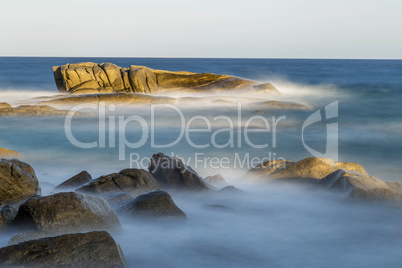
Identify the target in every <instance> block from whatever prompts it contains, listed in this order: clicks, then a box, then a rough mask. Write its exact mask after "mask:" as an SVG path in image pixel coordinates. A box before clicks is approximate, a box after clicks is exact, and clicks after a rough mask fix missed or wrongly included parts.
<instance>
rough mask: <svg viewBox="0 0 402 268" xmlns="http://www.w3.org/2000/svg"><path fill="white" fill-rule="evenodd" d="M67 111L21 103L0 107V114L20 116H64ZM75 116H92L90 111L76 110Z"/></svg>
mask: <svg viewBox="0 0 402 268" xmlns="http://www.w3.org/2000/svg"><path fill="white" fill-rule="evenodd" d="M68 112H69V111H66V110H58V109H56V108H53V107H50V106H47V105H21V106H19V107H16V108H13V107H11V106H10V107H5V108H1V107H0V116H21V117H36V116H65V115H67V114H68ZM75 115H76V116H92V114H90V113H82V112H76V113H75Z"/></svg>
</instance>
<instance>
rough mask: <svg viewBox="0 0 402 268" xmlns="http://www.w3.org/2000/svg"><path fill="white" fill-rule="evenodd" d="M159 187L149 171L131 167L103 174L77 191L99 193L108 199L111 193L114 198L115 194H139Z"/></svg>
mask: <svg viewBox="0 0 402 268" xmlns="http://www.w3.org/2000/svg"><path fill="white" fill-rule="evenodd" d="M158 188H160V185H159V183H158V182H157V181H156V180H155V178H154V177H153V176H152V175H151V174H150V173H149V172H148V171H146V170H142V169H135V168H131V169H124V170H122V171H120V172H119V173H112V174H109V175H106V176H102V177H100V178H98V179H96V180H93V181H91V182H90V183H87V184H86V185H84V186H82V187H81V188H79V189H77V192H81V193H88V194H99V195H101V196H104V197H105V198H107V199H108V197H109V196H110V195H111V194H113V198H114V197H115V194H126V195H125V196H127V195H128V196H130V195H131V196H138V195H140V194H143V193H146V192H148V191H151V190H156V189H158Z"/></svg>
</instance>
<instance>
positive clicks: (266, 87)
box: [254, 83, 279, 94]
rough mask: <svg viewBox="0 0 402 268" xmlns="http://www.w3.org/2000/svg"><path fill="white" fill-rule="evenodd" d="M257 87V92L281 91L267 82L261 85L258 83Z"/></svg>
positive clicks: (275, 92) (276, 92)
mask: <svg viewBox="0 0 402 268" xmlns="http://www.w3.org/2000/svg"><path fill="white" fill-rule="evenodd" d="M254 88H255V89H257V90H258V91H257V92H260V93H264V94H266V93H274V94H278V93H279V91H278V90H277V89H276V87H274V86H273V85H272V84H271V83H265V84H260V85H256V86H254Z"/></svg>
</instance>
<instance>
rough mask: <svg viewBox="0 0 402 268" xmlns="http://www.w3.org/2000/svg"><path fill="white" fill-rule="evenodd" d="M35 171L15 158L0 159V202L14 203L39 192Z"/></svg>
mask: <svg viewBox="0 0 402 268" xmlns="http://www.w3.org/2000/svg"><path fill="white" fill-rule="evenodd" d="M40 192H41V191H40V187H39V182H38V179H37V178H36V175H35V171H34V170H33V168H32V167H31V166H30V165H28V164H27V163H24V162H21V161H19V160H17V159H12V160H6V159H1V160H0V203H16V202H20V201H23V200H24V199H26V198H28V197H30V196H33V195H37V194H40Z"/></svg>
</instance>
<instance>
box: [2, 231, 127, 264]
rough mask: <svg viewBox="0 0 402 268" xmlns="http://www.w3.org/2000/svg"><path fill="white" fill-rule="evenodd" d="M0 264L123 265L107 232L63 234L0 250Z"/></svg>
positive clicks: (117, 245) (119, 252) (119, 250)
mask: <svg viewBox="0 0 402 268" xmlns="http://www.w3.org/2000/svg"><path fill="white" fill-rule="evenodd" d="M0 265H1V266H19V267H21V266H23V267H31V266H34V267H95V268H98V267H125V265H126V264H125V260H124V256H123V252H122V250H121V248H120V246H119V244H118V243H117V242H116V241H115V240H114V239H113V238H112V236H111V235H110V234H108V233H107V232H89V233H78V234H66V235H61V236H56V237H47V238H42V239H38V240H31V241H27V242H24V243H20V244H18V245H13V246H8V247H4V248H1V249H0Z"/></svg>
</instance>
